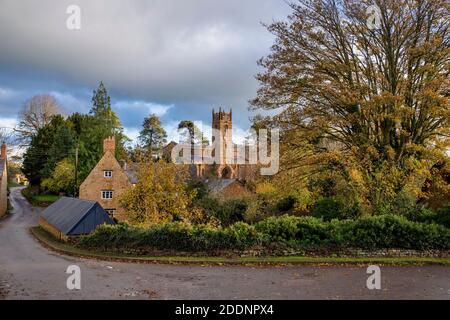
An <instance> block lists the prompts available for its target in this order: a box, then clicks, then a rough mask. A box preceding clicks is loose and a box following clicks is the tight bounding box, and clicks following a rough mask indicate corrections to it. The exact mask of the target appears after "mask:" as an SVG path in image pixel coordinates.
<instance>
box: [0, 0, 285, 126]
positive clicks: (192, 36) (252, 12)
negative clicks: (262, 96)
mask: <svg viewBox="0 0 450 320" xmlns="http://www.w3.org/2000/svg"><path fill="white" fill-rule="evenodd" d="M69 5H78V6H79V7H80V9H81V30H73V31H71V30H68V29H67V28H66V20H67V18H68V14H67V13H66V9H67V7H68V6H69ZM289 11H290V10H289V7H288V5H287V4H286V2H285V1H283V0H245V1H241V0H152V1H148V0H142V1H139V0H134V1H113V0H95V1H92V0H86V1H75V0H70V1H61V0H53V1H48V0H40V1H35V0H20V1H17V0H0V89H1V88H2V86H5V87H6V88H7V89H8V90H9V89H12V90H14V89H15V88H16V89H17V90H22V91H26V90H30V92H31V91H36V90H38V91H39V90H50V91H57V92H59V93H60V95H61V99H66V100H67V101H68V103H69V108H73V107H72V105H74V104H75V103H76V100H77V99H81V100H83V101H85V102H86V101H88V100H87V99H86V92H82V93H80V92H81V91H83V90H85V88H95V87H96V85H97V84H98V81H100V80H103V81H104V82H105V83H106V84H107V86H108V88H110V89H111V90H112V92H113V93H114V95H115V96H117V97H118V99H119V100H122V101H125V100H132V101H145V102H146V103H147V105H145V104H146V103H144V108H143V110H151V108H150V107H149V106H151V105H152V104H154V105H155V106H156V107H158V106H164V105H166V106H168V110H167V111H165V114H167V115H171V116H172V117H173V118H175V117H176V116H180V117H181V116H193V117H197V118H204V119H207V117H209V116H210V108H212V107H214V106H215V107H217V106H224V107H233V109H234V110H236V112H242V115H245V118H247V113H246V109H247V101H248V100H249V99H251V98H253V97H254V95H255V92H256V88H257V82H256V80H255V79H254V76H255V74H256V73H257V71H258V69H257V65H256V61H257V59H259V58H260V57H262V56H264V55H266V54H268V52H269V48H270V46H271V45H272V43H273V38H272V36H271V35H270V34H269V33H268V32H267V30H265V28H264V27H263V26H262V25H261V22H271V21H272V20H279V19H284V18H285V17H286V16H287V15H288V13H289ZM2 69H3V71H4V72H3V71H2ZM2 72H3V76H2V75H1V73H2ZM43 73H44V75H42V74H43ZM30 74H31V76H30ZM33 75H35V76H34V77H33ZM28 85H29V86H28ZM83 88H84V89H83ZM4 90H6V89H4ZM77 90H78V91H77ZM0 92H1V91H0ZM88 94H91V92H88ZM75 96H79V97H78V98H76V97H75ZM80 97H81V98H80ZM127 103H129V104H131V105H132V104H133V102H123V103H122V105H123V106H126V105H127ZM0 106H1V108H0V112H1V113H2V114H4V112H6V111H5V108H6V106H4V105H1V97H0ZM206 108H208V109H206ZM133 110H134V111H133V112H131V114H135V115H136V114H137V112H136V110H135V109H133ZM71 111H78V110H71ZM80 111H86V110H84V109H83V108H81V110H80ZM205 111H208V112H206V113H205ZM204 114H206V116H205V115H204ZM0 116H1V115H0ZM124 116H125V117H126V116H127V115H126V112H124ZM243 121H244V120H243ZM127 122H129V123H130V124H131V123H132V122H133V120H131V119H128V120H127ZM140 122H141V119H137V120H136V122H135V125H136V126H138V125H139V124H140ZM242 123H243V122H242Z"/></svg>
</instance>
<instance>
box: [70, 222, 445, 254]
mask: <svg viewBox="0 0 450 320" xmlns="http://www.w3.org/2000/svg"><path fill="white" fill-rule="evenodd" d="M260 244H264V245H266V246H270V245H272V244H282V245H285V246H288V247H291V248H295V249H299V248H310V247H324V248H326V247H329V246H338V247H342V248H343V247H351V248H364V249H384V248H398V249H416V250H428V249H444V250H447V249H450V229H448V228H446V227H445V226H443V225H437V224H434V223H419V222H413V221H409V220H407V219H406V218H405V217H402V216H394V215H386V216H376V217H365V218H360V219H357V220H341V221H339V220H333V221H331V222H324V221H323V220H321V219H318V218H314V217H294V216H289V215H284V216H281V217H271V218H268V219H265V220H263V221H260V222H258V223H257V224H256V225H254V226H251V225H248V224H246V223H243V222H238V223H235V224H233V225H232V226H230V227H227V228H221V227H215V226H211V225H191V224H187V223H181V222H176V223H168V224H164V225H156V226H153V227H151V228H149V229H139V228H133V227H130V226H128V225H126V224H118V225H115V226H101V227H99V228H98V229H97V230H96V231H95V232H94V233H93V234H91V235H89V236H85V237H82V238H81V239H80V241H79V245H80V246H82V247H87V248H97V249H102V250H115V251H117V250H118V251H128V250H133V251H138V252H148V251H151V250H154V249H157V250H175V251H186V252H214V251H218V250H246V249H250V248H252V247H255V246H258V245H260Z"/></svg>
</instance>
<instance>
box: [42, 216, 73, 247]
mask: <svg viewBox="0 0 450 320" xmlns="http://www.w3.org/2000/svg"><path fill="white" fill-rule="evenodd" d="M39 225H40V226H41V227H42V228H43V229H44V230H45V231H47V232H48V233H50V234H51V235H52V236H54V237H55V238H56V239H58V240H62V241H69V237H68V236H66V235H65V234H63V233H62V232H61V231H59V230H58V229H57V228H55V227H54V226H52V225H51V224H50V223H48V222H47V220H45V219H44V218H43V217H39Z"/></svg>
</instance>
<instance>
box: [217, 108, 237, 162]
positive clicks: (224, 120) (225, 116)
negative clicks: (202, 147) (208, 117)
mask: <svg viewBox="0 0 450 320" xmlns="http://www.w3.org/2000/svg"><path fill="white" fill-rule="evenodd" d="M212 128H213V130H217V131H218V132H219V134H220V137H221V139H222V144H221V145H220V150H219V152H220V157H221V159H222V163H226V150H227V148H230V150H232V149H231V148H232V147H233V135H232V129H233V111H232V110H230V112H225V110H222V108H220V109H219V112H215V111H214V109H213V111H212ZM214 141H215V138H214V134H213V137H212V142H214Z"/></svg>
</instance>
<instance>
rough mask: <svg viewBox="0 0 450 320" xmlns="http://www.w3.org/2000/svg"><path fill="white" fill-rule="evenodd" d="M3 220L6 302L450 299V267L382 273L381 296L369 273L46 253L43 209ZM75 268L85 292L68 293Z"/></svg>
mask: <svg viewBox="0 0 450 320" xmlns="http://www.w3.org/2000/svg"><path fill="white" fill-rule="evenodd" d="M11 202H12V205H13V207H14V211H13V213H12V215H11V216H9V217H8V218H6V219H3V220H0V299H450V267H442V266H424V267H382V269H381V272H382V289H381V290H375V291H371V290H368V289H367V288H366V280H367V277H368V275H367V274H366V268H364V267H312V266H292V267H202V266H173V265H152V264H131V263H119V262H102V261H95V260H87V259H79V258H72V257H66V256H63V255H60V254H57V253H54V252H51V251H48V250H47V249H45V248H43V247H42V246H41V245H40V244H39V243H37V242H36V241H35V240H34V238H33V237H32V236H31V235H30V234H29V233H28V228H29V227H30V226H33V225H36V224H37V220H38V216H39V213H40V209H37V208H33V207H32V206H31V205H30V204H29V203H28V202H27V201H26V200H25V199H24V198H23V196H22V195H21V193H20V189H19V188H15V189H13V190H12V191H11ZM70 265H78V266H79V267H80V268H81V286H82V288H81V290H75V291H70V290H68V289H67V287H66V280H67V277H68V275H67V274H66V269H67V267H68V266H70Z"/></svg>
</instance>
